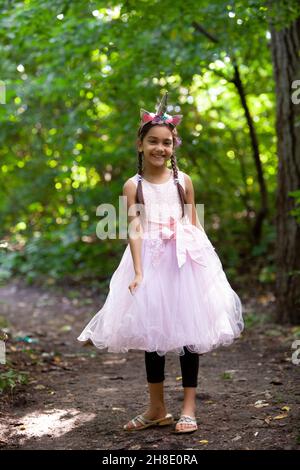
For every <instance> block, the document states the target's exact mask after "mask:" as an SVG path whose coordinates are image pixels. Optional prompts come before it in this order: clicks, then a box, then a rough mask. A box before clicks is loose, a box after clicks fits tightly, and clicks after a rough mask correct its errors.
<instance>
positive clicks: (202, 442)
mask: <svg viewBox="0 0 300 470" xmlns="http://www.w3.org/2000/svg"><path fill="white" fill-rule="evenodd" d="M198 442H199V443H200V444H208V441H207V440H206V439H201V441H198Z"/></svg>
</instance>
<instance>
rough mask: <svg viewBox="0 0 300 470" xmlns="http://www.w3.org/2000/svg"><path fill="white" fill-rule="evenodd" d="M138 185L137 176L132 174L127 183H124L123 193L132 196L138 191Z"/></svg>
mask: <svg viewBox="0 0 300 470" xmlns="http://www.w3.org/2000/svg"><path fill="white" fill-rule="evenodd" d="M136 187H137V181H136V178H135V176H132V177H131V178H129V179H128V180H127V181H125V183H124V184H123V194H124V195H125V196H131V195H133V194H135V193H136Z"/></svg>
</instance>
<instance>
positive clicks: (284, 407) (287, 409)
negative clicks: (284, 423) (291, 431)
mask: <svg viewBox="0 0 300 470" xmlns="http://www.w3.org/2000/svg"><path fill="white" fill-rule="evenodd" d="M281 409H282V411H290V409H291V408H290V407H289V406H283V407H282V408H281Z"/></svg>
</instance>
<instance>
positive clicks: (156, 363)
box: [126, 351, 173, 430]
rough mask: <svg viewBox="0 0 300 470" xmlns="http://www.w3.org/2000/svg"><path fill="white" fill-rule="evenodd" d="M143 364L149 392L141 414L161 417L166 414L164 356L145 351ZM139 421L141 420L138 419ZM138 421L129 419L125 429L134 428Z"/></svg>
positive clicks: (145, 416)
mask: <svg viewBox="0 0 300 470" xmlns="http://www.w3.org/2000/svg"><path fill="white" fill-rule="evenodd" d="M145 365H146V373H147V381H148V389H149V394H150V404H149V407H148V409H147V411H146V412H145V413H143V414H142V421H143V418H145V419H146V420H157V419H163V418H165V417H166V416H167V411H166V406H165V402H164V379H165V375H164V371H165V356H159V355H158V354H157V353H156V352H147V351H146V352H145ZM140 421H141V420H140ZM172 421H173V418H172V417H169V418H168V420H166V424H171V422H172ZM162 424H163V423H161V424H160V425H162ZM137 426H139V423H137V422H135V423H134V422H133V420H131V421H129V423H127V425H126V429H127V430H128V429H134V428H135V429H136V428H137Z"/></svg>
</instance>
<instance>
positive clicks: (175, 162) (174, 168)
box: [171, 153, 185, 217]
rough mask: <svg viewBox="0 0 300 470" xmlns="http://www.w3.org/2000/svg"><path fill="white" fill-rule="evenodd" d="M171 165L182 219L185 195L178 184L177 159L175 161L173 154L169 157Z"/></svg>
mask: <svg viewBox="0 0 300 470" xmlns="http://www.w3.org/2000/svg"><path fill="white" fill-rule="evenodd" d="M171 165H172V170H173V174H174V181H175V182H176V184H177V189H178V194H179V199H180V203H181V208H182V217H184V204H185V193H184V189H183V187H182V186H181V184H180V183H179V179H178V167H177V159H176V155H175V153H173V154H172V156H171Z"/></svg>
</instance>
